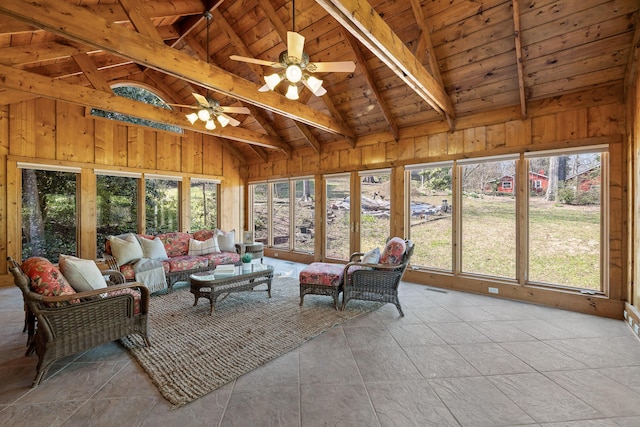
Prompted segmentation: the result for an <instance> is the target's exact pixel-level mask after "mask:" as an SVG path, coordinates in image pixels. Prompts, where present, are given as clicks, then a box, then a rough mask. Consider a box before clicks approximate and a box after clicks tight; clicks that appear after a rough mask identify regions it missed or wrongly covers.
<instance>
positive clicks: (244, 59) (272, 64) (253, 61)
mask: <svg viewBox="0 0 640 427" xmlns="http://www.w3.org/2000/svg"><path fill="white" fill-rule="evenodd" d="M229 58H230V59H233V60H234V61H241V62H248V63H250V64H258V65H268V66H270V67H273V68H282V64H280V63H279V62H273V61H265V60H264V59H256V58H247V57H246V56H238V55H231V56H230V57H229Z"/></svg>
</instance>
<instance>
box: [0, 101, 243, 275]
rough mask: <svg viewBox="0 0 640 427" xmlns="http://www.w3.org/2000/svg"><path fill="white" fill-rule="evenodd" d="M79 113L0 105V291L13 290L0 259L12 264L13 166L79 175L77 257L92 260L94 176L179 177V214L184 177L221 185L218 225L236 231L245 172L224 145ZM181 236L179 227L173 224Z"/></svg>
mask: <svg viewBox="0 0 640 427" xmlns="http://www.w3.org/2000/svg"><path fill="white" fill-rule="evenodd" d="M87 114H88V112H87V111H86V109H85V108H84V107H80V106H77V105H72V104H67V103H64V102H58V101H53V100H49V99H35V100H29V101H25V102H22V103H19V104H11V105H3V106H0V159H1V160H0V177H1V178H0V284H2V285H10V284H12V283H13V281H12V279H10V277H9V276H8V275H6V272H7V264H6V258H7V256H12V257H14V258H19V256H20V250H19V242H20V240H21V236H20V229H21V227H20V224H19V223H18V218H19V212H18V209H19V205H20V203H19V200H20V171H19V170H18V169H16V162H18V161H23V162H33V163H45V164H53V165H63V166H75V167H80V168H81V198H82V203H81V209H80V212H79V218H78V220H79V224H80V228H81V232H80V237H79V239H80V240H79V242H80V246H81V249H80V256H82V257H85V258H95V256H96V253H95V252H96V250H95V239H96V230H95V222H96V210H95V188H96V183H95V175H94V172H93V170H94V169H113V170H120V171H129V172H141V173H156V174H164V175H176V176H181V177H182V178H183V184H182V185H183V187H182V188H183V198H182V205H181V209H182V211H183V213H188V212H189V206H188V198H186V197H185V196H184V194H185V192H186V191H188V189H189V185H188V182H189V181H188V179H187V178H203V177H206V178H212V179H220V180H221V181H222V184H221V188H220V194H219V203H220V207H221V210H220V212H221V215H220V218H219V226H220V228H223V229H228V230H230V229H236V230H242V229H243V225H244V224H243V216H242V212H243V201H242V197H243V188H244V182H245V174H246V171H245V168H244V166H243V164H242V163H241V162H240V161H239V160H238V159H237V158H236V157H234V156H233V155H232V154H231V153H230V151H229V150H226V149H225V144H226V142H224V141H222V140H219V139H217V138H215V137H212V136H208V135H203V134H199V133H194V132H186V133H185V134H184V135H178V134H174V133H170V132H165V131H155V130H152V129H148V128H145V127H141V126H125V125H123V124H120V123H117V122H114V121H111V120H108V119H101V118H94V117H92V116H87ZM181 229H182V230H188V217H187V220H185V221H183V223H182V224H181Z"/></svg>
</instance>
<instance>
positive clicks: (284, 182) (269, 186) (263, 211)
mask: <svg viewBox="0 0 640 427" xmlns="http://www.w3.org/2000/svg"><path fill="white" fill-rule="evenodd" d="M305 180H307V181H313V185H312V187H313V189H314V193H313V194H310V195H309V197H310V198H311V201H313V200H315V189H316V182H315V178H314V177H313V176H301V177H295V178H290V179H277V180H269V181H256V182H252V183H249V184H248V191H247V194H248V215H247V221H248V224H249V225H248V227H247V228H248V229H249V231H252V232H253V233H254V240H255V241H258V242H261V243H263V244H264V246H265V247H268V248H272V249H274V250H282V251H287V252H295V253H304V254H312V253H313V248H314V247H315V246H314V245H315V243H314V241H315V240H314V239H315V236H314V237H312V238H311V242H312V244H311V249H304V248H301V247H300V239H299V237H300V235H301V234H303V233H302V230H301V228H300V227H299V225H298V224H297V223H296V219H297V218H298V213H299V210H300V209H299V206H298V203H297V197H296V196H297V190H296V186H297V185H301V184H300V182H301V181H305ZM276 185H277V186H280V187H282V186H286V190H287V191H288V201H287V207H286V208H287V209H286V210H287V212H286V218H284V220H285V221H287V232H288V236H285V237H286V242H284V243H281V242H279V241H278V242H275V241H274V240H276V238H278V240H279V239H281V238H282V231H281V232H280V233H276V232H275V230H274V224H275V220H276V217H277V216H278V213H277V212H275V207H274V198H275V196H274V194H275V190H274V187H275V186H276ZM257 190H260V197H262V194H263V192H264V193H265V194H266V200H262V198H261V199H260V200H258V195H257V193H256V191H257ZM258 203H259V204H260V206H257V204H258ZM262 204H264V205H265V206H262ZM313 211H314V214H313V218H312V223H311V224H309V223H308V222H305V226H304V228H314V229H315V221H316V220H317V219H316V218H315V206H314V209H313ZM308 220H309V219H308V218H307V221H308ZM257 223H259V224H266V230H265V229H264V228H262V227H261V230H260V232H258V230H257V226H256V224H257ZM309 232H312V231H309ZM305 233H308V232H307V231H306V230H305ZM285 234H286V232H285ZM307 246H308V245H307Z"/></svg>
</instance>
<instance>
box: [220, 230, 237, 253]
mask: <svg viewBox="0 0 640 427" xmlns="http://www.w3.org/2000/svg"><path fill="white" fill-rule="evenodd" d="M218 246H220V251H221V252H235V251H236V231H235V230H231V231H227V232H226V233H225V232H224V231H221V232H220V234H218Z"/></svg>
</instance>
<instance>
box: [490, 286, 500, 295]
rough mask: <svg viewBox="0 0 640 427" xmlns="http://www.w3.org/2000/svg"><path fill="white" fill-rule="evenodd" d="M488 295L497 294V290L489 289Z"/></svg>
mask: <svg viewBox="0 0 640 427" xmlns="http://www.w3.org/2000/svg"><path fill="white" fill-rule="evenodd" d="M489 293H490V294H497V293H498V288H491V287H490V288H489Z"/></svg>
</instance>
